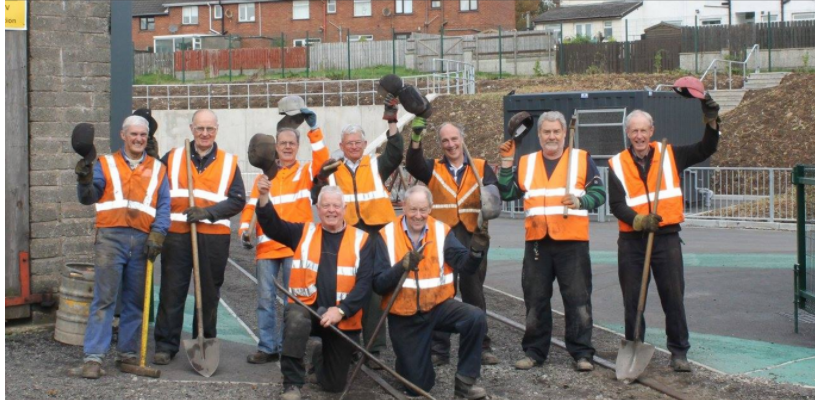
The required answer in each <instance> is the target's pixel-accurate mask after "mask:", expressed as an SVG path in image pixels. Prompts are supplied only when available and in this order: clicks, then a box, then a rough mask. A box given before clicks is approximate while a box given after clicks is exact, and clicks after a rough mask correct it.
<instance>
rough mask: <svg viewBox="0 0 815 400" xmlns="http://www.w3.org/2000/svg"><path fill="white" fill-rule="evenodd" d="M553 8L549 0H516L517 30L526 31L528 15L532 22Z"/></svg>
mask: <svg viewBox="0 0 815 400" xmlns="http://www.w3.org/2000/svg"><path fill="white" fill-rule="evenodd" d="M551 7H553V4H552V2H551V1H548V0H515V29H517V30H519V31H521V30H526V13H529V19H530V21H531V20H532V19H533V18H535V17H536V16H538V15H540V14H541V13H543V12H546V11H547V10H549V9H550V8H551Z"/></svg>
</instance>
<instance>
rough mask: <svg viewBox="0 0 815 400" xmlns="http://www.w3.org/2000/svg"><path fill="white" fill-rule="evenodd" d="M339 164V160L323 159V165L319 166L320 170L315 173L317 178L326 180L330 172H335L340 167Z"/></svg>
mask: <svg viewBox="0 0 815 400" xmlns="http://www.w3.org/2000/svg"><path fill="white" fill-rule="evenodd" d="M340 165H342V162H341V161H339V160H335V159H333V158H329V159H328V160H325V162H324V163H323V166H322V167H320V172H319V173H318V174H317V179H319V180H321V181H327V180H328V177H329V176H331V174H333V173H335V172H337V169H338V168H339V167H340Z"/></svg>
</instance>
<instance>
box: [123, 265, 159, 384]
mask: <svg viewBox="0 0 815 400" xmlns="http://www.w3.org/2000/svg"><path fill="white" fill-rule="evenodd" d="M152 285H153V260H150V259H148V260H147V271H145V275H144V309H142V318H141V350H140V351H139V365H131V364H124V363H122V364H121V365H120V366H119V370H120V371H122V372H125V373H128V374H133V375H139V376H146V377H148V378H160V377H161V371H160V370H158V369H155V368H150V367H148V366H146V365H145V359H146V358H147V328H148V327H149V324H150V321H149V320H148V319H149V318H150V314H149V311H148V310H149V309H150V288H151V286H152Z"/></svg>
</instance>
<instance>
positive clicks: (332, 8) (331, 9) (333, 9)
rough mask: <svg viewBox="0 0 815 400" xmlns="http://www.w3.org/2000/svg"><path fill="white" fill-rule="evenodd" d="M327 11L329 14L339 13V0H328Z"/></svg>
mask: <svg viewBox="0 0 815 400" xmlns="http://www.w3.org/2000/svg"><path fill="white" fill-rule="evenodd" d="M325 12H326V13H328V14H336V13H337V0H328V2H327V3H325Z"/></svg>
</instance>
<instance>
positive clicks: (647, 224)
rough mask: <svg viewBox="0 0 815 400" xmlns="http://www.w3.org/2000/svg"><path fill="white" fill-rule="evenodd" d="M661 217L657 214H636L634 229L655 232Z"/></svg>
mask: <svg viewBox="0 0 815 400" xmlns="http://www.w3.org/2000/svg"><path fill="white" fill-rule="evenodd" d="M660 222H662V217H661V216H659V215H657V214H648V215H645V214H637V216H636V217H634V230H635V231H644V232H656V231H658V230H659V223H660Z"/></svg>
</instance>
